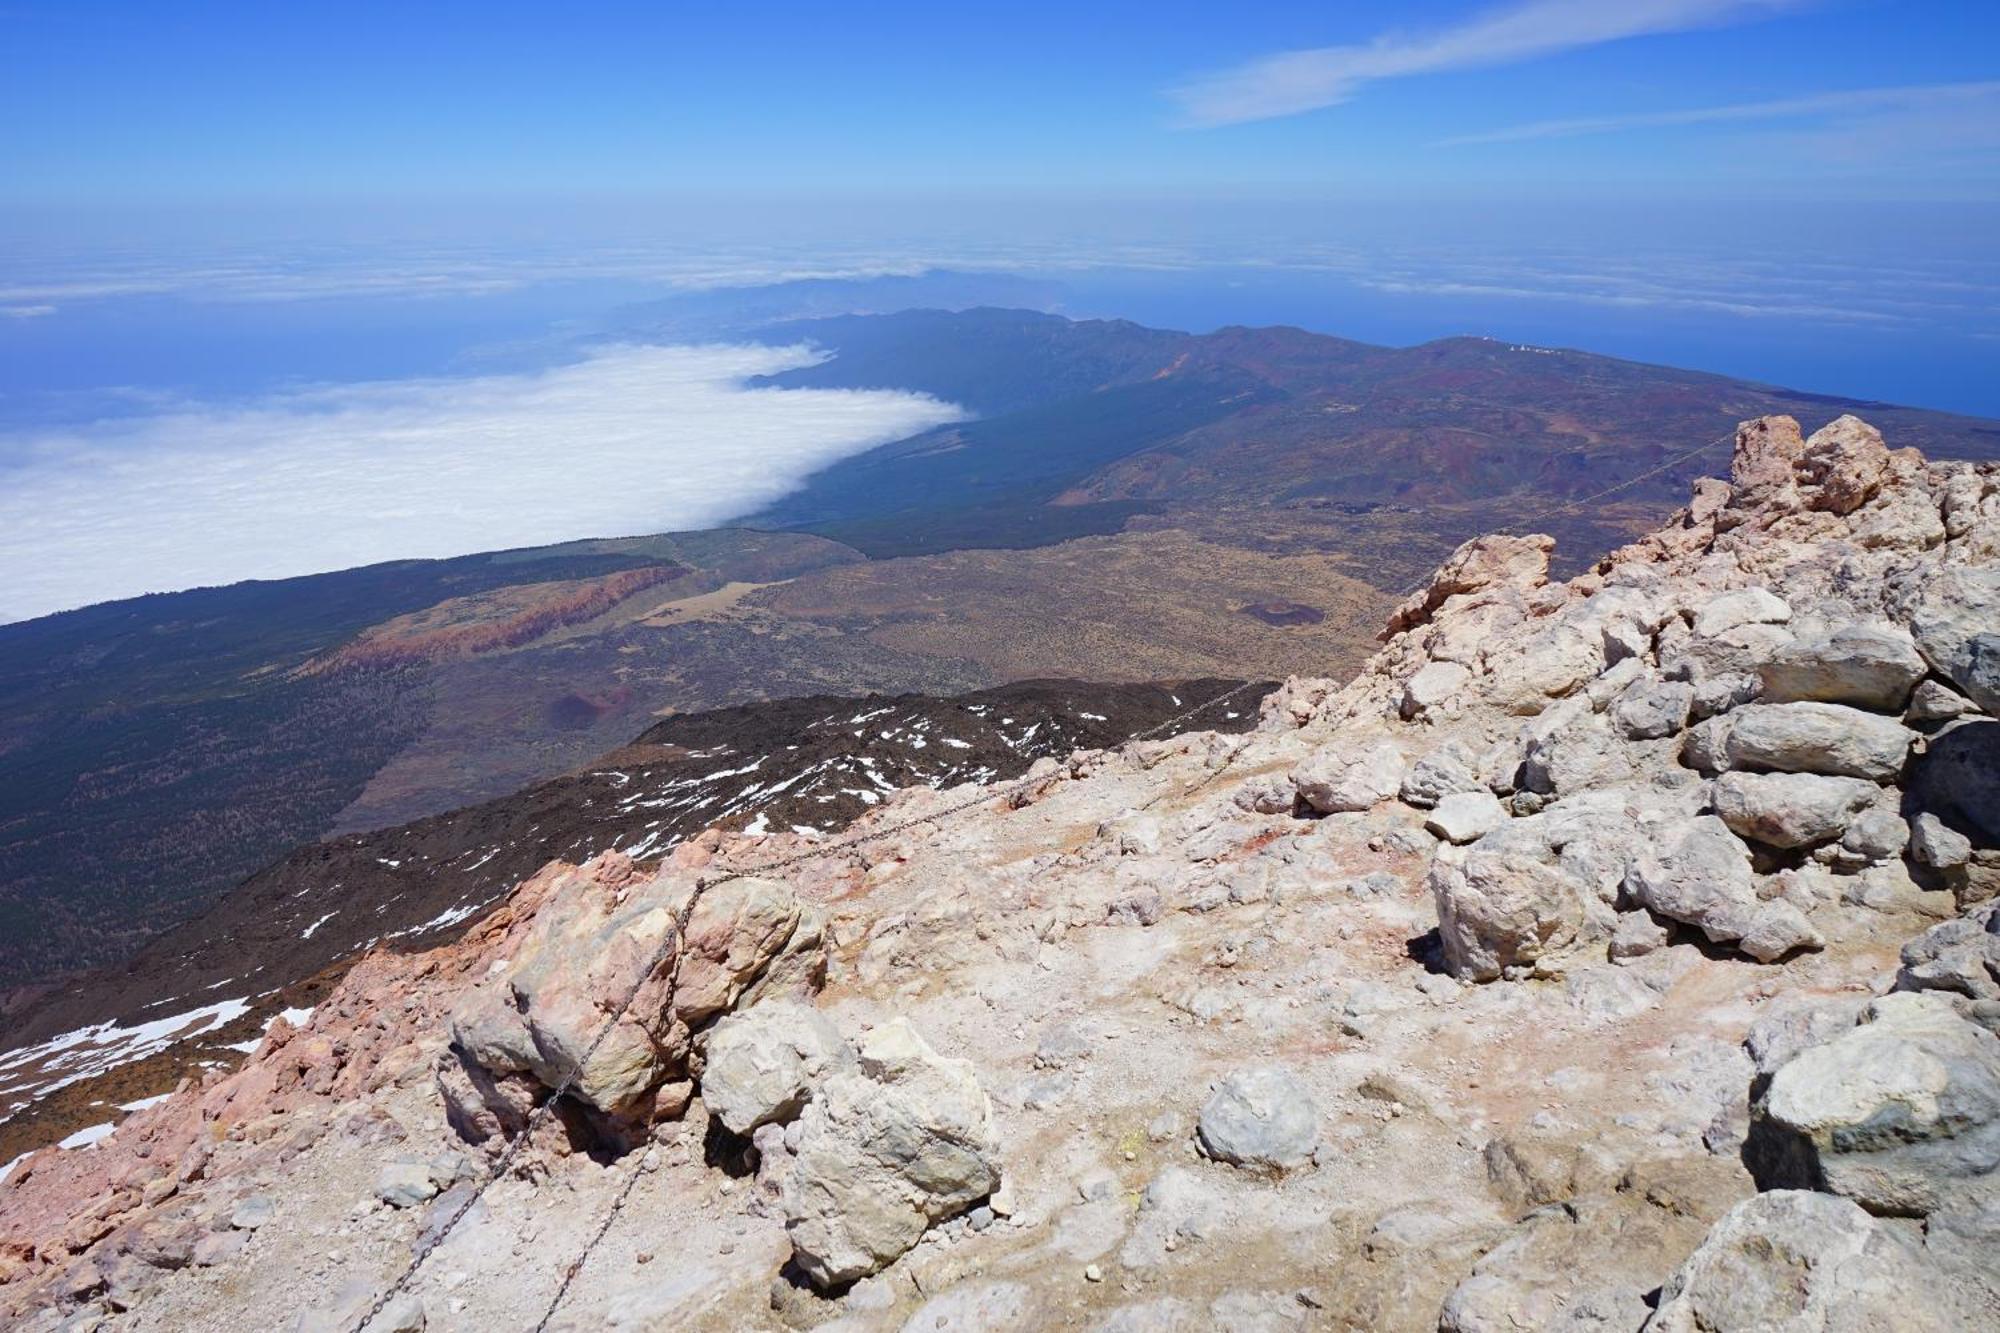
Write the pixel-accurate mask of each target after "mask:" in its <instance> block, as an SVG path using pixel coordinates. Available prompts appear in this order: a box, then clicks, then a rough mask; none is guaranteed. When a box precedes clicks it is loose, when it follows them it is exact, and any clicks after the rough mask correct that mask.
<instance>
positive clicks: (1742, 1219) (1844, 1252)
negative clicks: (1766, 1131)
mask: <svg viewBox="0 0 2000 1333" xmlns="http://www.w3.org/2000/svg"><path fill="white" fill-rule="evenodd" d="M1931 1277H1932V1270H1931V1266H1930V1265H1929V1264H1927V1263H1926V1262H1925V1261H1924V1259H1923V1256H1922V1254H1921V1253H1920V1252H1919V1251H1917V1250H1916V1249H1915V1247H1914V1246H1912V1245H1911V1244H1910V1243H1909V1242H1907V1241H1906V1240H1904V1239H1903V1238H1902V1237H1901V1236H1899V1235H1898V1234H1897V1233H1895V1232H1894V1231H1892V1230H1891V1229H1889V1228H1888V1227H1885V1226H1884V1225H1883V1224H1882V1223H1880V1222H1878V1221H1876V1220H1875V1219H1874V1218H1872V1217H1870V1216H1869V1215H1868V1214H1867V1213H1865V1212H1863V1211H1862V1210H1861V1209H1859V1208H1857V1207H1855V1206H1854V1205H1853V1204H1852V1203H1850V1202H1848V1201H1847V1200H1845V1199H1837V1198H1835V1197H1833V1196H1832V1195H1830V1194H1816V1193H1813V1192H1811V1191H1809V1190H1774V1191H1771V1192H1770V1193H1766V1194H1759V1195H1756V1196H1754V1197H1752V1198H1749V1199H1745V1200H1744V1201H1743V1202H1742V1203H1739V1204H1737V1205H1736V1206H1735V1207H1734V1208H1732V1209H1730V1210H1729V1212H1728V1213H1727V1214H1726V1215H1725V1216H1724V1217H1723V1218H1722V1220H1721V1221H1719V1222H1717V1223H1716V1224H1715V1225H1714V1226H1713V1227H1711V1228H1710V1229H1709V1233H1708V1235H1707V1237H1706V1238H1705V1239H1704V1240H1703V1241H1702V1243H1701V1245H1700V1246H1699V1247H1697V1248H1696V1250H1695V1252H1694V1253H1693V1254H1691V1255H1689V1256H1688V1258H1687V1261H1686V1262H1685V1263H1683V1264H1682V1265H1681V1266H1680V1267H1679V1268H1677V1269H1676V1270H1674V1275H1673V1276H1672V1277H1671V1278H1669V1279H1667V1282H1666V1285H1665V1286H1664V1287H1662V1288H1661V1290H1660V1304H1659V1308H1658V1309H1656V1310H1655V1311H1654V1312H1653V1315H1652V1318H1650V1319H1648V1320H1647V1321H1646V1326H1645V1333H1731V1331H1733V1330H1744V1331H1745V1333H1748V1331H1749V1330H1770V1333H1866V1331H1867V1330H1881V1333H1945V1331H1946V1330H1948V1329H1952V1328H1955V1327H1957V1326H1958V1325H1957V1324H1956V1320H1955V1316H1954V1314H1953V1313H1952V1312H1951V1310H1950V1309H1949V1308H1948V1307H1946V1306H1944V1305H1943V1303H1942V1302H1934V1301H1933V1300H1932V1299H1930V1290H1929V1286H1930V1284H1929V1279H1930V1278H1931ZM1919 1292H1923V1293H1925V1295H1924V1296H1923V1297H1918V1296H1917V1293H1919Z"/></svg>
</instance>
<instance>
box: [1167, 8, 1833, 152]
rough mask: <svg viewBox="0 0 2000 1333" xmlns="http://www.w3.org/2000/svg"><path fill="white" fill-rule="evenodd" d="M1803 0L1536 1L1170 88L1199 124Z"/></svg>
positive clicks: (1273, 59) (1257, 116)
mask: <svg viewBox="0 0 2000 1333" xmlns="http://www.w3.org/2000/svg"><path fill="white" fill-rule="evenodd" d="M1800 2H1801V0H1528V3H1525V4H1515V5H1510V6H1507V7H1505V8H1502V9H1493V10H1488V11H1486V12H1485V13H1483V14H1480V15H1479V16H1477V17H1475V18H1473V19H1471V20H1469V21H1468V22H1465V23H1462V24H1460V25H1458V26H1457V27H1454V28H1448V29H1445V30H1444V31H1441V32H1435V33H1429V34H1423V35H1412V34H1407V33H1394V32H1392V33H1384V34H1382V35H1381V36H1379V37H1377V38H1375V39H1374V40H1373V41H1370V42H1366V43H1363V44H1360V45H1355V46H1322V47H1317V48H1314V49H1312V50H1307V51H1285V52H1281V53H1279V54H1277V55H1273V56H1266V57H1264V58H1262V59H1259V60H1253V61H1250V62H1249V63H1247V64H1243V65H1238V66H1235V67H1234V68H1231V69H1225V70H1220V71H1218V72H1216V73H1214V74H1210V75H1207V76H1205V77H1202V78H1199V79H1196V80H1194V81H1192V82H1190V83H1187V84H1184V85H1182V86H1181V87H1179V88H1175V89H1171V90H1170V91H1169V95H1170V96H1171V97H1173V98H1174V100H1176V101H1177V102H1179V103H1180V104H1181V108H1182V111H1183V113H1184V116H1185V119H1186V122H1187V123H1188V124H1189V125H1191V126H1215V125H1234V124H1239V123H1241V122H1244V121H1251V120H1270V119H1272V118H1274V117H1278V116H1295V115H1298V114H1299V113H1301V112H1304V111H1315V110H1318V109H1319V108H1321V107H1327V106H1334V105H1336V104H1338V103H1340V102H1345V101H1347V100H1348V99H1349V98H1351V97H1353V96H1354V94H1355V92H1356V91H1358V90H1359V89H1360V88H1361V87H1362V86H1363V85H1365V84H1368V83H1373V82H1376V81H1378V80H1381V79H1395V78H1402V77H1405V76H1407V75H1411V74H1431V73H1437V72H1439V71H1443V70H1453V69H1477V68H1481V67H1488V66H1493V65H1510V64H1514V63H1516V62H1518V61H1522V60H1532V59H1535V58H1537V57H1540V56H1547V55H1554V54H1556V53H1558V52H1561V51H1571V50H1575V49H1577V48H1579V47H1585V46H1598V45H1601V44H1603V43H1605V42H1613V41H1619V40H1622V39H1624V38H1628V37H1648V36H1654V35H1657V34H1660V33H1668V32H1683V31H1686V30H1688V29H1691V28H1705V27H1712V26H1714V25H1716V24H1720V23H1729V22H1734V21H1736V20H1739V19H1746V18H1756V17H1762V16H1763V15H1766V14H1769V13H1772V12H1775V11H1777V10H1781V9H1787V8H1793V7H1796V5H1797V4H1799V3H1800Z"/></svg>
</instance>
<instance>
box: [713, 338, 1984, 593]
mask: <svg viewBox="0 0 2000 1333" xmlns="http://www.w3.org/2000/svg"><path fill="white" fill-rule="evenodd" d="M762 336H764V337H766V338H768V339H771V340H773V341H784V342H791V341H798V340H805V341H808V342H811V343H815V344H817V345H819V346H822V347H825V348H826V349H828V350H829V351H830V352H832V353H833V355H832V356H831V357H830V358H829V359H828V360H826V361H823V362H821V363H820V364H818V365H814V366H807V367H803V368H800V369H797V370H791V371H786V372H784V373H782V374H779V375H774V376H771V377H770V379H769V382H770V383H773V384H779V385H811V386H817V387H847V388H864V387H867V388H873V387H888V386H892V385H893V386H895V387H899V388H911V389H920V390H923V391H926V392H929V393H934V394H938V395H940V396H942V397H948V398H952V399H953V400H954V401H959V402H965V403H968V404H973V405H976V406H977V407H978V408H979V410H980V412H981V419H980V420H978V421H976V422H974V423H971V424H969V425H967V424H956V425H951V426H942V427H938V428H937V429H935V430H931V431H927V432H925V433H924V434H921V435H918V436H915V437H913V438H911V439H908V440H902V441H898V442H895V443H892V444H886V445H882V446H880V447H878V448H875V449H872V450H869V451H868V452H866V453H862V454H858V455H856V456H854V457H851V458H847V459H843V460H842V461H840V462H838V463H835V464H833V465H832V466H830V467H828V468H826V469H825V470H823V471H822V472H820V473H819V474H818V475H817V476H815V477H813V478H812V479H811V480H810V481H809V482H808V483H807V485H806V486H804V487H803V488H801V489H800V490H799V491H797V492H795V493H794V494H792V495H790V496H787V497H786V498H785V499H784V500H782V501H780V502H779V503H777V504H775V505H773V506H771V507H769V508H768V509H766V510H764V511H762V512H760V513H758V514H756V515H753V516H751V517H750V518H749V519H748V520H746V521H748V522H750V523H751V524H753V525H755V526H779V527H791V528H801V529H805V530H808V531H813V532H818V533H821V534H823V535H826V536H830V537H833V538H835V539H837V540H839V541H843V542H846V543H848V544H849V545H852V546H854V547H856V548H858V549H860V550H862V551H865V552H866V553H868V554H869V555H871V556H877V557H881V556H888V555H918V554H926V553H931V552H936V551H945V550H954V549H959V548H963V547H966V546H973V545H987V544H994V545H1036V544H1040V543H1042V542H1044V541H1048V540H1058V539H1062V538H1067V537H1072V536H1078V535H1082V534H1084V533H1087V532H1109V531H1115V530H1117V529H1118V528H1119V527H1121V526H1122V525H1124V524H1125V523H1126V522H1127V521H1128V520H1129V519H1131V518H1132V517H1133V516H1134V515H1135V514H1138V513H1152V514H1161V513H1170V512H1172V511H1174V510H1176V509H1187V508H1194V507H1202V506H1227V505H1242V504H1251V505H1282V504H1295V503H1305V504H1312V503H1317V502H1322V501H1326V500H1329V499H1332V500H1341V501H1352V500H1355V499H1367V500H1378V501H1397V502H1402V503H1411V504H1423V505H1430V506H1438V505H1450V504H1461V503H1467V502H1482V501H1494V500H1499V499H1503V498H1506V497H1509V496H1520V495H1531V496H1534V497H1536V498H1537V499H1538V500H1543V501H1545V500H1547V499H1549V498H1559V499H1560V498H1570V497H1575V496H1581V495H1587V494H1589V493H1591V492H1593V491H1596V490H1599V489H1602V488H1603V487H1605V486H1608V485H1612V484H1614V483H1616V482H1619V481H1622V480H1624V479H1625V478H1627V477H1630V476H1633V475H1635V474H1637V473H1639V472H1643V471H1646V470H1647V469H1649V468H1652V467H1654V466H1656V465H1658V464H1659V463H1661V462H1662V461H1664V460H1665V459H1667V458H1668V457H1669V456H1671V455H1672V454H1673V453H1674V452H1676V451H1679V450H1685V449H1686V448H1687V447H1688V446H1687V442H1688V441H1690V440H1700V439H1702V438H1703V437H1704V436H1713V437H1716V438H1724V437H1726V436H1727V433H1728V432H1729V430H1730V429H1731V428H1732V427H1733V426H1734V425H1735V423H1736V422H1738V421H1740V420H1743V419H1744V418H1746V417H1752V416H1759V415H1764V414H1768V413H1788V414H1793V415H1797V416H1799V417H1800V418H1801V419H1802V420H1808V421H1810V422H1812V423H1813V424H1817V423H1818V422H1820V421H1822V420H1825V419H1827V418H1830V417H1832V416H1835V415H1838V414H1839V413H1841V412H1849V411H1852V412H1866V413H1867V414H1868V416H1869V418H1870V420H1872V421H1876V422H1878V423H1879V424H1880V426H1881V428H1882V429H1883V430H1884V431H1886V432H1888V433H1889V434H1891V435H1892V436H1894V437H1895V438H1897V439H1900V440H1907V441H1909V442H1910V443H1912V444H1915V445H1917V446H1918V447H1920V448H1923V449H1924V450H1926V451H1927V452H1929V453H1931V454H1933V455H1937V456H1943V457H1964V458H1993V457H2000V426H1996V425H1995V423H1993V422H1990V421H1982V420H1977V419H1974V418H1967V417H1957V416H1952V415H1949V414H1946V413H1939V412H1929V411H1923V410H1918V409H1909V408H1898V407H1894V406H1892V405H1889V404H1883V403H1873V402H1864V401H1861V400H1852V399H1839V398H1833V397H1829V396H1827V395H1824V394H1806V393H1798V392H1793V391H1791V390H1786V389H1779V388H1773V387H1770V386H1767V385H1760V384H1752V383H1748V382H1745V381H1741V380H1732V379H1729V378H1726V377H1724V376H1720V375H1710V374H1703V373H1700V372H1695V371H1685V370H1675V369H1671V368H1668V367H1663V366H1649V365H1643V364H1640V363H1637V362H1631V361H1620V360H1617V359H1615V358H1611V357H1604V356H1595V355H1592V354H1590V353H1587V352H1577V351H1568V350H1563V349H1557V348H1546V347H1528V346H1521V345H1516V344H1509V343H1503V342H1496V341H1494V340H1491V339H1485V338H1447V339H1443V340H1441V341H1438V342H1430V343H1424V344H1421V345H1419V346H1416V347H1404V348H1394V347H1374V346H1370V345H1368V344H1365V343H1357V342H1350V341H1348V340H1346V339H1341V338H1333V337H1328V336H1326V335H1323V334H1316V333H1308V332H1305V331H1304V330H1301V329H1293V328H1266V329H1246V328H1225V329H1221V330H1218V331H1216V332H1214V333H1210V334H1204V335H1192V334H1177V333H1165V332H1162V331H1159V330H1153V329H1141V328H1138V327H1137V326H1135V325H1130V324H1125V323H1122V322H1118V321H1082V322H1072V321H1068V320H1064V319H1062V318H1060V317H1059V316H1054V315H1043V314H1036V313H1032V312H1028V311H1019V310H991V309H979V310H970V311H963V312H958V313H947V312H942V311H911V312H906V313H904V314H899V315H894V316H890V317H887V318H859V317H845V318H836V319H827V320H810V321H800V322H794V323H786V324H781V325H778V326H775V327H773V328H770V329H767V330H765V331H764V332H763V335H762ZM1049 362H1060V363H1062V364H1063V365H1064V366H1065V367H1066V373H1063V374H1040V373H1037V374H1035V375H1034V376H1033V377H1032V378H1031V379H1029V380H1027V381H1026V382H1023V381H1021V380H1019V379H1017V378H1015V373H1014V368H1015V367H1021V368H1027V369H1031V370H1034V371H1037V372H1039V371H1040V370H1041V369H1042V368H1043V367H1044V366H1045V365H1046V364H1047V363H1049ZM1721 456H1723V455H1720V454H1718V458H1719V457H1721ZM1716 462H1717V459H1696V460H1692V461H1690V462H1689V463H1688V464H1686V465H1685V466H1683V467H1678V468H1674V469H1670V470H1668V471H1665V472H1662V473H1660V474H1659V475H1657V476H1655V477H1652V478H1649V479H1648V480H1647V481H1646V482H1645V483H1644V485H1643V486H1642V487H1640V488H1637V489H1636V491H1635V494H1636V495H1637V497H1638V498H1641V499H1651V500H1654V501H1656V502H1658V503H1661V504H1665V503H1669V502H1671V500H1672V499H1673V498H1674V497H1677V496H1680V495H1683V494H1685V492H1686V486H1687V482H1688V480H1689V479H1690V478H1691V477H1693V476H1698V475H1701V474H1702V472H1703V471H1705V470H1712V468H1713V467H1714V466H1715V464H1716ZM1010 532H1011V533H1013V534H1014V540H1004V539H1000V538H1002V536H1003V534H1006V533H1010Z"/></svg>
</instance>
